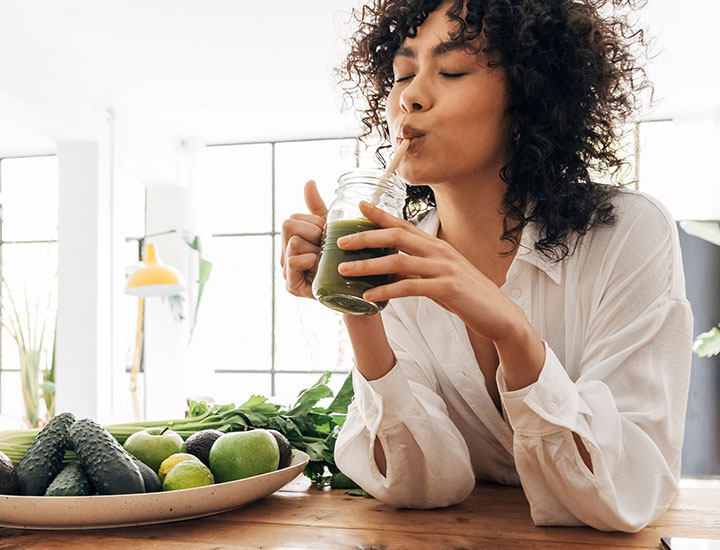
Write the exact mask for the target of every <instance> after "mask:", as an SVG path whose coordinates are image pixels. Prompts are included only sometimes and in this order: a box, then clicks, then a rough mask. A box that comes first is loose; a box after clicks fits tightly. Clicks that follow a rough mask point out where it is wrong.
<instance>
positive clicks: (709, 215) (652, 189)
mask: <svg viewBox="0 0 720 550" xmlns="http://www.w3.org/2000/svg"><path fill="white" fill-rule="evenodd" d="M718 128H720V122H718V121H717V120H716V119H715V118H714V117H709V116H698V117H687V118H684V119H676V120H674V121H672V122H648V123H644V124H641V125H640V143H641V149H640V189H641V190H642V191H645V192H647V193H650V194H651V195H654V196H655V197H657V198H658V199H660V201H661V202H662V203H663V204H665V206H667V207H668V208H669V209H670V212H671V213H672V215H673V217H674V218H675V219H718V218H720V185H718V176H719V174H718V164H717V159H718V152H719V151H720V140H719V139H718V135H719V131H718Z"/></svg>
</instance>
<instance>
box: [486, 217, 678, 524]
mask: <svg viewBox="0 0 720 550" xmlns="http://www.w3.org/2000/svg"><path fill="white" fill-rule="evenodd" d="M663 222H664V223H663ZM670 224H671V222H670V221H669V220H667V217H666V216H662V215H660V216H657V215H656V216H654V217H652V218H651V219H650V220H647V219H638V221H637V223H636V224H635V225H634V227H633V228H632V229H633V231H634V233H633V232H629V233H626V234H623V235H621V236H620V237H621V239H622V240H615V241H611V242H610V243H608V247H607V248H606V253H605V254H604V255H603V256H602V257H599V258H598V259H597V261H598V265H600V266H601V268H599V269H597V270H596V272H595V274H594V275H595V276H594V278H593V279H592V283H593V288H592V289H591V290H590V291H588V292H587V299H586V300H585V304H589V305H586V306H582V307H586V310H587V312H588V314H587V315H586V321H585V322H584V323H583V328H582V338H583V341H582V342H581V346H582V349H581V352H580V353H578V357H579V359H578V362H577V364H576V365H573V367H576V368H575V371H576V372H578V373H579V375H578V376H577V377H576V378H575V379H571V377H570V376H569V375H568V369H567V368H566V367H568V366H569V365H563V364H562V363H561V362H560V360H558V357H557V356H556V353H555V352H554V351H553V350H552V349H551V348H550V347H549V346H548V345H547V344H546V359H545V364H544V365H543V368H542V371H541V374H540V376H539V378H538V380H537V381H536V382H535V383H533V384H531V385H530V386H527V387H525V388H522V389H519V390H515V391H508V390H507V387H506V384H505V379H504V377H503V367H502V365H501V366H500V368H499V369H498V372H497V382H498V388H499V390H500V394H501V398H502V402H503V406H504V407H505V410H506V411H507V415H508V418H509V421H510V423H511V425H512V428H513V432H514V436H513V450H514V456H515V464H516V467H517V470H518V474H519V476H520V480H521V483H522V486H523V489H524V491H525V494H526V495H527V498H528V501H529V502H530V507H531V513H532V517H533V520H534V521H535V523H536V524H537V525H570V524H573V523H578V522H582V523H585V524H587V525H590V526H592V527H595V528H597V529H601V530H621V531H631V532H634V531H638V530H640V529H642V528H643V527H645V526H646V525H648V524H649V523H651V522H652V521H654V520H655V519H656V518H657V517H659V516H660V515H661V514H662V513H663V512H664V511H665V510H666V509H667V508H668V506H669V505H670V503H671V501H672V499H673V498H674V496H675V494H676V493H677V487H678V480H679V476H680V459H681V450H682V441H683V433H684V421H685V409H686V405H687V395H688V385H689V377H690V362H691V342H692V313H691V310H690V306H689V303H688V302H687V300H686V299H685V295H684V277H683V275H682V268H681V265H682V264H681V260H680V253H679V244H678V240H677V234H676V233H675V228H674V224H672V225H670ZM573 433H574V434H577V435H578V436H580V438H581V440H582V443H583V445H584V446H585V448H586V449H587V451H588V453H589V455H590V458H591V466H592V470H590V469H589V468H588V467H587V466H586V465H585V463H584V462H583V460H582V458H581V456H580V454H579V451H578V448H577V445H576V443H575V441H574V439H573Z"/></svg>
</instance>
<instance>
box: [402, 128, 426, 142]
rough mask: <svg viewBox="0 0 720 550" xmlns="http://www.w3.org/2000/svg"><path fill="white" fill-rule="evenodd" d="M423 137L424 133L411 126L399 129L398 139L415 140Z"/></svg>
mask: <svg viewBox="0 0 720 550" xmlns="http://www.w3.org/2000/svg"><path fill="white" fill-rule="evenodd" d="M424 135H425V132H423V131H422V130H420V129H418V128H415V127H413V126H409V125H407V124H406V125H405V126H403V127H402V128H400V136H399V137H400V139H415V138H419V137H422V136H424Z"/></svg>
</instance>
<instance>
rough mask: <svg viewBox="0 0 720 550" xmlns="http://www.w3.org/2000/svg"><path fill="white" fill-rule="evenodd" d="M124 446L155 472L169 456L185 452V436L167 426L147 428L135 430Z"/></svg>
mask: <svg viewBox="0 0 720 550" xmlns="http://www.w3.org/2000/svg"><path fill="white" fill-rule="evenodd" d="M123 447H125V450H126V451H127V452H129V453H130V454H131V455H133V456H134V457H135V458H137V459H138V460H141V461H142V462H144V463H145V464H147V465H148V466H149V467H150V468H152V469H153V471H154V472H155V473H157V471H158V469H159V468H160V464H162V461H163V460H165V459H166V458H167V457H169V456H170V455H174V454H175V453H184V452H185V442H184V441H183V438H182V437H180V434H178V433H177V432H174V431H172V430H170V429H168V428H167V427H165V428H147V429H145V430H142V431H140V432H135V433H134V434H132V435H131V436H130V437H128V438H127V440H126V441H125V445H123Z"/></svg>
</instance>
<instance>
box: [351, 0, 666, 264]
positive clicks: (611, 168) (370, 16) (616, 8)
mask: <svg viewBox="0 0 720 550" xmlns="http://www.w3.org/2000/svg"><path fill="white" fill-rule="evenodd" d="M645 1H646V0H453V3H452V6H451V7H450V9H449V10H448V11H447V16H448V17H449V19H450V20H451V21H454V22H455V23H456V24H457V25H456V31H455V32H454V33H452V34H451V36H450V38H451V40H452V41H454V42H456V43H457V44H458V45H462V46H464V47H466V48H469V49H471V48H472V46H471V43H475V44H477V43H478V42H480V43H481V46H480V47H479V48H480V50H478V49H477V48H476V49H475V53H478V54H479V53H481V52H482V53H485V54H492V55H491V56H488V58H489V59H492V60H493V61H492V65H491V66H501V67H502V68H503V69H504V72H505V80H506V88H507V94H508V115H509V118H510V121H511V132H512V134H511V137H512V139H511V140H510V141H511V145H510V151H509V155H508V159H507V164H505V166H503V167H502V169H501V170H500V174H499V175H500V177H501V178H502V180H503V181H504V182H505V183H506V186H507V190H506V192H505V196H504V199H503V203H502V212H503V213H504V216H505V218H504V224H503V235H502V239H503V240H505V241H509V242H511V243H512V244H513V249H515V248H516V247H517V246H518V245H519V240H520V234H521V231H522V229H523V228H524V227H525V226H526V225H527V224H528V223H529V222H533V223H536V224H537V225H538V229H539V240H538V241H537V242H536V243H535V247H536V248H537V249H538V250H539V251H541V252H542V253H543V254H544V255H545V256H546V257H548V258H549V259H551V260H555V261H560V260H562V259H563V258H565V257H566V256H568V255H569V254H572V253H573V252H574V250H575V247H576V246H577V243H578V241H579V239H580V237H582V236H583V235H584V234H585V233H587V232H588V231H589V230H590V229H592V228H593V227H595V226H596V225H598V224H612V223H614V221H615V212H614V206H613V203H612V196H613V194H614V191H615V190H616V189H617V187H618V186H621V185H624V184H623V183H620V182H619V181H617V179H618V178H617V176H618V175H619V174H622V172H623V168H624V166H625V164H626V162H625V160H624V158H623V156H622V155H621V154H620V145H619V144H620V141H621V139H620V138H621V137H622V130H621V124H622V123H624V122H626V121H628V120H629V119H630V116H631V115H632V114H633V113H634V112H635V109H636V108H637V107H638V105H639V104H640V95H641V92H642V91H647V90H649V91H650V92H652V85H651V84H650V83H649V81H648V79H647V77H646V74H645V71H644V69H643V67H642V65H641V63H640V60H641V59H642V58H643V55H641V54H643V53H644V52H645V51H646V49H647V43H646V40H645V37H644V35H643V32H642V30H635V29H634V26H633V24H632V22H631V21H630V16H631V15H632V14H633V10H634V9H636V8H639V7H642V5H644V4H645ZM441 4H442V1H441V0H373V1H371V2H370V3H368V4H366V5H364V6H362V7H361V8H359V9H357V10H355V11H354V12H353V15H354V18H355V20H356V21H357V23H358V24H359V27H358V29H357V31H356V32H355V34H354V35H353V37H352V38H351V40H350V53H349V54H348V56H347V58H346V60H345V62H344V63H343V65H342V66H341V67H339V69H338V72H339V74H340V77H341V81H342V84H343V87H344V89H345V91H346V92H347V94H348V95H349V96H350V97H351V98H356V97H358V92H359V93H360V94H361V95H362V96H364V99H365V102H366V103H365V108H364V109H361V111H362V116H361V122H362V125H363V134H362V136H361V138H362V139H366V138H368V136H370V135H372V134H373V133H375V132H377V133H379V135H380V137H381V138H382V139H383V143H382V145H381V146H380V147H379V148H378V149H377V151H376V156H377V157H378V159H379V160H380V162H381V163H383V164H385V161H384V160H383V155H382V150H383V149H387V148H389V147H390V145H389V138H390V135H389V129H388V125H387V122H386V120H385V106H386V104H385V102H386V99H387V96H388V94H389V92H390V89H391V88H392V86H393V82H394V76H393V58H394V56H395V52H396V51H397V50H398V48H399V47H400V46H401V45H402V43H403V41H404V40H405V38H406V37H414V36H415V35H416V34H417V29H418V27H419V26H420V25H421V24H422V23H423V22H424V21H425V19H426V18H427V17H428V15H429V14H430V13H431V12H432V11H434V10H435V9H437V8H438V7H439V6H440V5H441ZM464 8H466V13H465V15H464V16H463V15H462V14H463V9H464ZM478 37H480V38H481V40H480V41H478V40H475V39H477V38H478ZM473 40H474V42H473ZM601 173H604V174H607V175H609V176H610V180H611V181H613V183H614V184H615V185H606V184H601V183H599V182H598V181H594V179H593V174H601ZM434 205H435V199H434V196H433V192H432V190H431V189H430V187H428V186H423V185H411V186H409V187H408V199H407V201H406V204H405V209H404V215H405V217H406V218H410V217H412V216H413V215H415V214H417V213H418V212H419V211H421V210H423V209H424V208H428V207H432V206H434ZM573 237H574V238H573Z"/></svg>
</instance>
